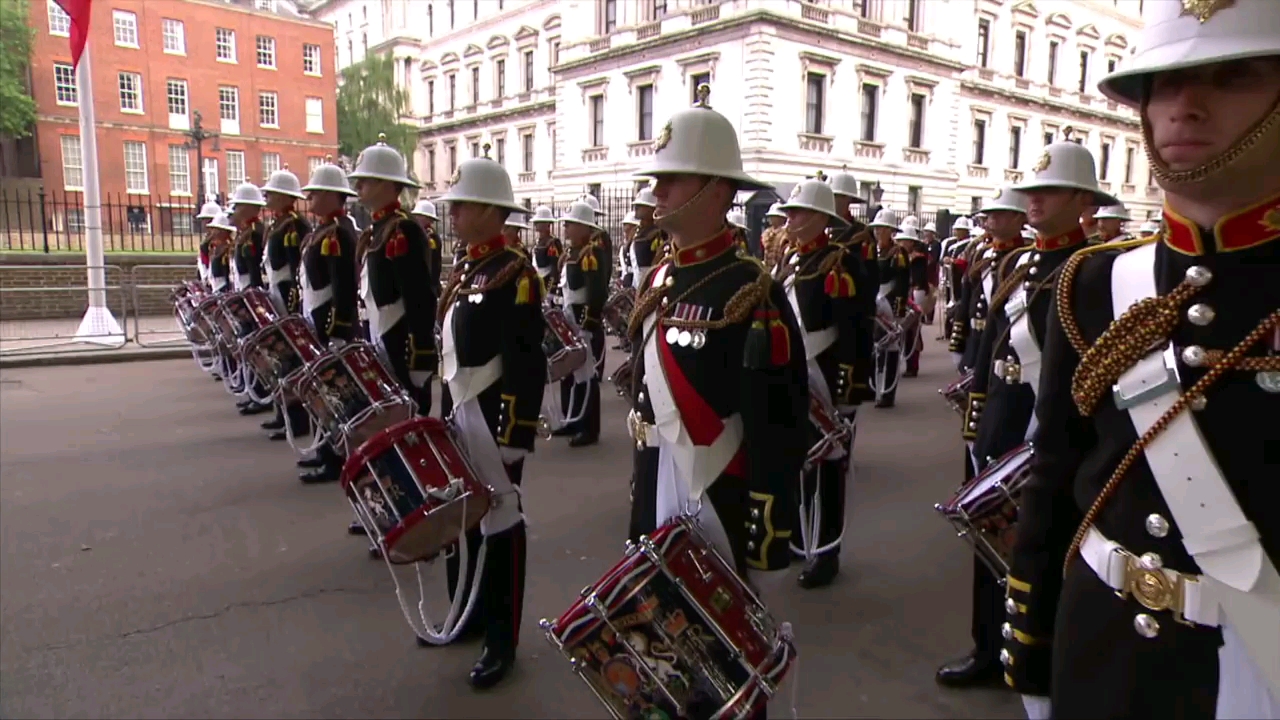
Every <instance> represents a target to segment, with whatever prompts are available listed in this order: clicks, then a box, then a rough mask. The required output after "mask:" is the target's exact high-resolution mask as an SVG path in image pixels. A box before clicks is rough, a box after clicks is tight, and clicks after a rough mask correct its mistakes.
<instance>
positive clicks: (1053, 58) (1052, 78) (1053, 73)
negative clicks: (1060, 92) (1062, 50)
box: [1045, 40, 1058, 85]
mask: <svg viewBox="0 0 1280 720" xmlns="http://www.w3.org/2000/svg"><path fill="white" fill-rule="evenodd" d="M1045 81H1046V82H1048V83H1049V84H1050V85H1052V84H1054V83H1055V82H1057V81H1058V41H1057V40H1050V41H1049V74H1048V76H1047V77H1046V78H1045Z"/></svg>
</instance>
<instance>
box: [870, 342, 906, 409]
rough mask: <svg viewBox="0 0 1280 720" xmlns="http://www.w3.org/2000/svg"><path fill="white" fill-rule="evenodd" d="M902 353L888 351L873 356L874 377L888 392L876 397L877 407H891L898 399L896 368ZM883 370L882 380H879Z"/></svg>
mask: <svg viewBox="0 0 1280 720" xmlns="http://www.w3.org/2000/svg"><path fill="white" fill-rule="evenodd" d="M901 355H902V353H901V352H899V351H897V350H889V351H886V352H884V353H880V354H877V355H876V356H875V358H876V360H875V362H876V366H875V377H876V380H877V381H879V382H881V383H882V385H883V387H887V388H889V390H887V391H885V392H883V393H880V394H878V395H877V396H876V404H877V405H893V404H894V402H895V401H896V400H897V397H898V366H899V365H900V364H901ZM882 369H883V371H884V378H883V380H881V379H880V371H881V370H882Z"/></svg>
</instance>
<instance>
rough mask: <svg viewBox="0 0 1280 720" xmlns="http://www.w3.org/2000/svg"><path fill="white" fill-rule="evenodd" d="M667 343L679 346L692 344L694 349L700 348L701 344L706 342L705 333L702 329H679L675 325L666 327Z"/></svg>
mask: <svg viewBox="0 0 1280 720" xmlns="http://www.w3.org/2000/svg"><path fill="white" fill-rule="evenodd" d="M667 344H668V345H679V346H680V347H689V346H690V345H692V346H693V349H694V350H701V349H702V346H703V345H706V344H707V333H706V331H704V330H694V331H693V332H689V331H688V330H681V329H680V328H677V327H670V328H667Z"/></svg>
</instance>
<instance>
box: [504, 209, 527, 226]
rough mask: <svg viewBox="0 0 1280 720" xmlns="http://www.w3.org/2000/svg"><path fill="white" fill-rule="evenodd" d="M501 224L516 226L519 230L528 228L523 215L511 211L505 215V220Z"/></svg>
mask: <svg viewBox="0 0 1280 720" xmlns="http://www.w3.org/2000/svg"><path fill="white" fill-rule="evenodd" d="M503 225H504V226H505V227H509V228H518V229H520V230H528V229H529V225H528V224H527V223H526V222H525V221H524V217H523V216H522V215H518V214H516V213H511V214H510V215H508V216H507V221H506V222H505V223H503Z"/></svg>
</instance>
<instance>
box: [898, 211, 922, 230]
mask: <svg viewBox="0 0 1280 720" xmlns="http://www.w3.org/2000/svg"><path fill="white" fill-rule="evenodd" d="M898 227H899V228H907V227H913V228H915V229H916V230H917V232H918V231H919V230H920V218H918V217H916V216H915V215H908V216H906V217H904V218H902V220H901V221H899V222H898Z"/></svg>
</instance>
